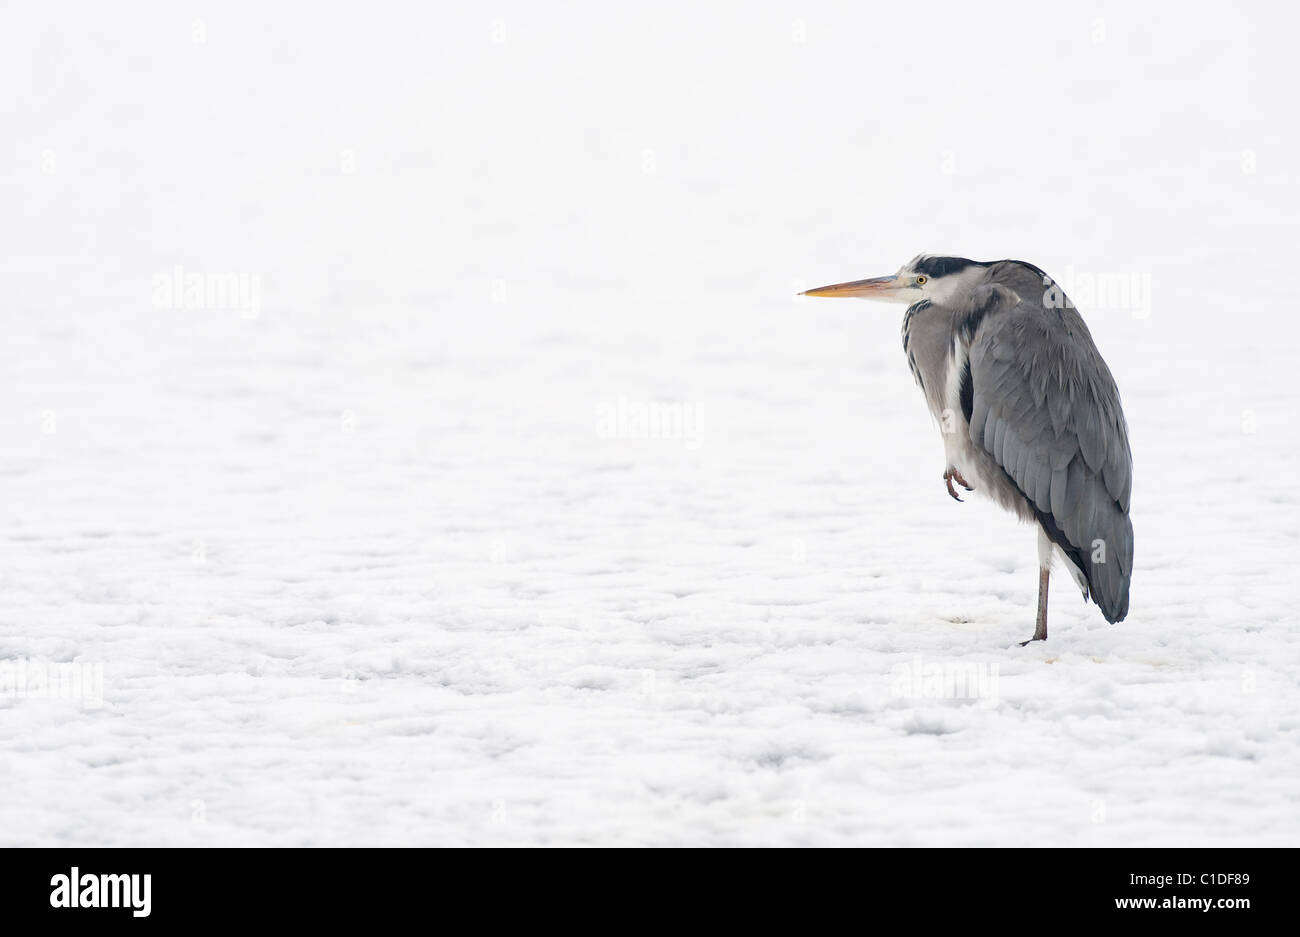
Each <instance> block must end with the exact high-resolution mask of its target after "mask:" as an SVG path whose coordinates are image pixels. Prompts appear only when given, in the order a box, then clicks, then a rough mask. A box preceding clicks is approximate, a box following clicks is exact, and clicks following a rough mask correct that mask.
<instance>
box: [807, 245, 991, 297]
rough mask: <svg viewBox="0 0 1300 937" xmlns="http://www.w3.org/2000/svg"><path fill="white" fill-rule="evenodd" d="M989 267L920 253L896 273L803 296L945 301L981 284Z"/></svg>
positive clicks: (821, 289) (827, 288)
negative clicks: (981, 279) (980, 281)
mask: <svg viewBox="0 0 1300 937" xmlns="http://www.w3.org/2000/svg"><path fill="white" fill-rule="evenodd" d="M987 266H988V264H983V263H980V262H979V261H976V260H967V259H966V258H965V257H938V256H935V255H932V254H920V255H918V256H917V257H914V258H913V259H912V260H910V261H908V262H907V263H905V264H904V265H903V266H902V268H901V269H900V270H899V271H898V272H897V273H895V274H893V275H892V276H887V277H873V278H872V279H870V280H852V281H850V282H848V283H836V284H833V285H832V286H819V287H817V289H815V290H805V291H804V292H803V293H801V294H800V295H801V296H831V297H836V296H843V297H850V298H854V299H879V300H884V301H885V302H888V303H906V304H907V305H909V306H910V305H912V304H913V303H919V302H920V301H921V300H923V299H928V300H929V301H930V302H932V303H935V304H943V303H944V302H946V301H947V300H948V299H950V298H951V297H952V296H954V295H955V294H959V293H962V292H965V291H967V290H969V289H971V287H973V286H974V285H975V284H976V283H978V282H979V280H980V278H981V277H983V276H984V271H985V268H986V267H987Z"/></svg>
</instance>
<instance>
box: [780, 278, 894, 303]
mask: <svg viewBox="0 0 1300 937" xmlns="http://www.w3.org/2000/svg"><path fill="white" fill-rule="evenodd" d="M908 288H909V287H908V286H907V285H904V284H902V283H900V282H899V278H898V277H896V276H892V277H873V278H872V279H870V280H854V281H852V282H851V283H836V284H834V285H832V286H819V287H817V289H815V290H804V291H803V292H802V293H800V294H799V295H800V296H831V297H837V296H843V297H849V298H854V299H883V300H886V301H895V302H896V301H898V300H903V299H906V298H907V297H906V296H905V295H904V294H905V293H906V291H907V290H908Z"/></svg>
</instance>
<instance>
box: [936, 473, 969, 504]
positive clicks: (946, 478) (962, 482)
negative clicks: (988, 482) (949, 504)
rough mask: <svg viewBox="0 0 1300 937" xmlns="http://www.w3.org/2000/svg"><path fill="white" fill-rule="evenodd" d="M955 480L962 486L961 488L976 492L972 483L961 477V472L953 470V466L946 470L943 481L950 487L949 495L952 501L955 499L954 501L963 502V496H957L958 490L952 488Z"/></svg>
mask: <svg viewBox="0 0 1300 937" xmlns="http://www.w3.org/2000/svg"><path fill="white" fill-rule="evenodd" d="M954 478H955V479H957V484H959V485H961V486H962V487H963V488H965V489H966V490H967V491H974V490H975V489H974V488H972V487H971V486H970V483H969V482H967V481H966V479H964V478H962V477H961V472H959V471H957V470H956V469H955V468H953V467H952V466H951V465H950V466H948V468H947V469H945V470H944V473H943V481H944V484H946V485H947V486H948V494H950V495H952V499H953V500H954V501H961V500H962V497H961V495H959V494H957V492H956V490H955V489H954V488H953V487H952V480H953V479H954Z"/></svg>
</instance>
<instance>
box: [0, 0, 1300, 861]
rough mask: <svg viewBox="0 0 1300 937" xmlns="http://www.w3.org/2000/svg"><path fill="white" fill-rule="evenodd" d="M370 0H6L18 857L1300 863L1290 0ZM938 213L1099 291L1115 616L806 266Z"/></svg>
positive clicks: (3, 576)
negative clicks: (714, 856) (1116, 581)
mask: <svg viewBox="0 0 1300 937" xmlns="http://www.w3.org/2000/svg"><path fill="white" fill-rule="evenodd" d="M133 9H136V8H133ZM195 9H197V8H195ZM365 16H366V18H365V20H364V21H363V20H362V19H361V18H360V17H359V16H358V15H357V14H356V12H355V11H350V12H348V13H347V14H346V15H345V14H342V13H333V12H331V11H329V10H326V9H322V8H320V7H317V6H312V7H310V8H308V7H303V8H301V9H282V10H274V9H269V8H267V7H265V5H260V4H223V5H221V6H220V7H213V8H211V9H209V10H205V11H203V12H194V11H193V10H191V8H189V7H183V8H177V7H175V6H174V5H169V4H157V5H155V6H154V7H152V8H150V9H149V10H148V11H147V12H143V11H142V12H134V13H132V14H131V15H130V17H129V18H127V17H126V16H124V15H123V14H120V13H118V12H117V11H112V10H108V9H105V8H104V7H102V6H100V5H94V4H83V5H81V7H80V9H79V10H77V11H76V12H75V14H74V13H72V12H69V11H67V10H66V8H65V11H64V12H63V14H62V15H58V14H55V13H53V12H51V11H50V10H47V9H39V10H38V9H36V8H28V9H25V10H22V11H17V10H16V11H13V12H12V14H11V17H10V19H11V20H13V23H12V24H11V26H10V27H9V28H8V29H6V30H5V32H4V37H3V39H0V43H3V49H2V50H0V51H2V52H3V54H0V78H2V79H3V82H4V84H5V86H6V87H9V88H10V89H11V95H10V98H11V101H12V102H13V106H12V108H11V110H10V112H9V113H8V115H7V117H6V120H5V121H4V124H3V129H0V140H2V141H3V146H0V177H2V179H3V189H4V192H5V204H6V209H7V215H8V217H9V219H10V223H9V224H7V225H5V226H4V228H3V230H0V270H2V271H3V282H4V293H5V303H4V307H3V309H4V338H5V340H4V342H3V343H0V373H3V375H4V388H5V394H4V403H3V405H0V420H3V425H2V426H0V430H2V432H3V438H4V440H5V447H4V450H3V455H2V457H0V478H2V479H3V489H2V490H3V492H4V497H3V499H2V500H0V527H2V529H3V532H4V534H3V537H0V550H2V551H3V555H2V556H0V595H2V596H3V599H4V601H3V612H2V613H0V789H3V790H4V791H5V795H6V796H5V797H4V798H0V830H2V831H3V833H0V842H3V843H4V844H5V845H28V846H30V845H96V846H98V845H149V844H159V845H327V844H328V845H356V844H394V845H395V844H407V845H415V844H428V845H432V844H446V845H459V844H474V845H562V844H563V845H567V844H619V845H623V844H626V845H643V844H657V845H684V844H699V845H706V844H707V845H721V844H735V845H760V844H762V845H850V844H860V845H989V844H995V845H1079V846H1102V845H1121V846H1135V845H1180V846H1181V845H1229V844H1230V845H1291V846H1294V845H1297V842H1298V840H1300V837H1298V836H1297V833H1298V832H1300V798H1297V796H1296V790H1297V788H1296V778H1297V777H1298V776H1300V686H1297V674H1300V631H1298V629H1297V624H1296V622H1297V614H1296V608H1297V598H1298V596H1297V587H1296V578H1295V574H1294V559H1295V557H1296V552H1297V531H1298V530H1300V523H1298V522H1300V518H1298V517H1297V495H1296V493H1295V492H1296V489H1295V486H1294V485H1293V484H1292V483H1291V482H1292V480H1293V473H1294V465H1295V454H1296V443H1295V414H1296V413H1297V410H1298V409H1300V385H1297V382H1296V381H1295V378H1294V353H1293V351H1292V350H1291V348H1290V347H1289V346H1290V344H1291V341H1292V332H1293V329H1292V327H1291V326H1292V320H1293V318H1294V311H1293V310H1294V302H1295V300H1294V295H1293V289H1292V284H1293V276H1292V274H1293V267H1294V263H1293V252H1294V250H1295V245H1296V243H1297V239H1296V235H1297V228H1296V218H1297V216H1298V215H1297V210H1298V209H1300V199H1298V198H1297V191H1298V190H1297V181H1298V180H1297V171H1296V168H1295V167H1296V166H1297V164H1298V157H1300V154H1298V153H1297V146H1298V144H1300V135H1298V134H1297V132H1296V129H1295V122H1294V120H1292V119H1291V115H1292V112H1293V110H1294V108H1293V101H1292V100H1291V97H1292V94H1291V89H1293V88H1294V86H1295V79H1296V75H1295V65H1294V55H1293V54H1292V51H1291V49H1290V43H1289V38H1288V37H1289V35H1290V34H1291V33H1292V32H1293V27H1294V26H1295V25H1296V24H1295V22H1294V20H1295V18H1296V14H1295V13H1288V12H1287V11H1285V10H1281V9H1275V10H1272V11H1271V12H1268V13H1267V14H1266V13H1265V12H1263V11H1255V12H1252V11H1248V10H1244V9H1226V8H1223V7H1218V6H1216V7H1212V8H1211V7H1209V6H1206V7H1204V8H1199V9H1198V8H1196V7H1195V6H1192V7H1184V8H1180V12H1179V15H1178V16H1176V17H1165V16H1162V15H1161V14H1159V13H1158V12H1156V11H1147V12H1141V11H1137V10H1134V9H1131V8H1129V7H1121V6H1119V5H1113V4H1109V3H1095V4H1079V5H1075V6H1072V7H1069V8H1067V9H1065V10H1063V11H1060V12H1055V13H1052V14H1050V16H1049V14H1048V13H1046V12H1044V11H1043V9H1042V8H1041V7H1040V6H1038V5H1033V4H1018V5H1007V6H999V7H996V8H988V7H984V6H971V5H969V4H966V5H945V4H938V5H933V4H932V5H930V6H927V7H926V8H925V10H924V11H921V10H919V9H917V8H915V7H909V6H907V5H894V6H890V7H886V8H881V9H871V10H867V9H865V8H863V7H861V6H860V5H856V4H848V3H843V4H827V3H812V2H804V3H801V4H797V5H795V6H790V5H787V4H780V3H768V4H756V3H746V4H739V3H737V4H718V5H708V6H705V7H701V6H699V5H695V4H686V3H670V4H659V5H655V7H654V8H653V9H651V8H645V9H636V10H631V9H626V8H623V9H618V10H614V9H611V8H607V7H606V6H605V5H601V4H595V3H577V4H563V5H560V4H547V5H537V4H523V3H497V4H494V5H493V6H492V7H490V8H478V9H473V10H468V9H451V8H439V9H436V10H434V9H432V8H428V9H420V8H416V7H399V6H397V5H392V6H390V5H387V4H372V5H370V6H368V7H367V9H366V14H365ZM1288 18H1290V19H1291V20H1292V21H1293V22H1290V23H1288V22H1287V20H1288ZM922 251H928V252H941V253H955V254H962V255H966V256H972V257H975V258H980V259H993V258H998V257H1018V258H1022V259H1025V260H1028V261H1031V262H1033V263H1035V264H1037V265H1039V266H1041V267H1043V268H1044V269H1045V270H1047V271H1048V272H1049V273H1052V274H1054V275H1055V276H1057V277H1058V278H1059V279H1060V280H1061V281H1062V282H1063V283H1065V284H1066V285H1067V288H1068V290H1069V292H1070V294H1071V296H1072V298H1074V299H1075V301H1076V302H1077V303H1078V304H1079V305H1080V307H1081V309H1082V311H1083V313H1084V315H1085V317H1086V318H1087V319H1088V321H1089V324H1090V327H1091V328H1092V330H1093V333H1094V336H1095V338H1096V340H1097V343H1098V345H1099V347H1100V348H1101V350H1102V351H1103V353H1104V354H1105V356H1106V358H1107V360H1108V362H1109V363H1110V365H1111V367H1112V370H1113V371H1114V373H1115V375H1116V377H1117V380H1118V382H1119V384H1120V387H1121V390H1122V392H1123V395H1124V403H1125V408H1126V412H1127V415H1128V418H1129V422H1130V425H1131V435H1132V440H1133V447H1134V459H1135V476H1136V481H1135V487H1134V494H1133V519H1134V526H1135V530H1136V542H1137V551H1136V552H1137V555H1136V572H1135V574H1134V579H1133V591H1132V610H1131V613H1130V615H1129V617H1128V619H1127V620H1126V621H1125V622H1123V623H1121V624H1119V625H1115V626H1111V625H1107V624H1106V622H1105V621H1104V620H1103V619H1102V618H1101V615H1100V613H1099V612H1098V611H1097V609H1096V608H1095V606H1091V605H1084V604H1083V603H1082V602H1081V601H1080V600H1079V596H1078V593H1077V590H1075V589H1074V587H1073V586H1072V584H1070V583H1069V582H1068V579H1067V578H1066V577H1065V576H1064V575H1058V576H1057V577H1056V581H1055V582H1054V588H1053V592H1052V600H1051V619H1050V624H1051V638H1050V640H1049V641H1048V642H1047V643H1045V644H1037V645H1033V646H1030V647H1026V648H1020V647H1017V646H1016V642H1017V641H1019V640H1023V639H1024V638H1026V637H1028V636H1029V634H1030V633H1031V631H1032V630H1033V615H1034V603H1035V596H1036V590H1037V575H1036V551H1035V538H1034V534H1033V532H1032V530H1030V529H1029V528H1027V527H1023V526H1019V525H1017V524H1016V522H1015V521H1014V519H1012V518H1011V517H1009V516H1007V515H1004V514H1002V513H1001V512H1000V511H998V510H997V509H996V508H995V507H994V506H992V505H991V504H988V503H982V502H980V501H978V500H970V501H968V502H967V503H964V504H955V503H954V502H953V501H952V500H951V499H950V498H949V497H948V495H947V493H946V491H945V490H944V487H943V481H942V479H941V473H942V471H943V468H944V464H943V450H942V443H941V441H940V436H939V434H938V432H937V430H936V428H935V426H934V425H933V424H932V423H931V422H930V420H929V418H928V415H927V412H926V409H925V405H924V401H923V399H922V397H921V395H920V393H919V392H918V391H917V389H916V387H915V386H914V384H913V382H912V378H911V376H910V374H909V373H908V369H907V365H906V360H905V358H904V356H903V353H902V350H901V348H900V344H899V337H898V329H899V324H900V321H901V312H902V310H901V309H899V308H898V307H894V306H888V305H872V304H866V303H858V302H847V301H830V300H809V299H796V298H795V297H794V295H793V294H794V293H795V292H796V291H798V290H800V289H804V288H808V287H812V286H816V285H820V284H822V283H831V282H836V281H840V280H846V279H853V278H858V277H864V276H873V275H880V274H884V273H889V272H892V271H894V270H895V269H897V267H898V266H899V265H900V264H902V263H903V262H905V261H906V260H907V259H908V258H910V257H912V256H913V255H915V254H917V253H919V252H922ZM178 267H179V268H180V271H179V274H178V272H177V268H178ZM227 275H229V277H230V278H229V279H227ZM177 276H179V279H177V280H175V282H179V283H181V284H185V283H186V282H193V283H196V284H197V286H198V288H199V292H198V293H192V294H191V295H190V297H189V299H190V301H189V302H187V301H186V295H185V291H184V289H183V290H182V293H181V295H180V296H179V297H177V296H175V295H172V296H168V295H167V293H168V291H169V289H170V287H169V286H168V283H169V282H172V281H173V278H174V277H177ZM186 277H194V278H197V279H195V280H192V281H187V280H186V279H185V278H186ZM228 287H229V288H232V289H233V292H223V291H224V290H227V288H228ZM1121 287H1122V288H1123V290H1121ZM209 290H210V291H211V292H212V295H211V296H209V295H207V291H209ZM172 292H173V293H174V292H175V291H172ZM652 421H653V422H652ZM60 668H61V669H60ZM64 671H69V672H75V673H76V674H77V675H78V676H79V677H80V678H83V683H82V684H81V686H80V689H79V690H78V691H77V692H76V693H75V694H74V696H75V698H72V699H66V698H51V697H52V696H56V695H57V694H50V693H47V692H44V691H43V690H42V689H41V684H40V682H39V680H38V679H37V677H38V676H39V675H41V674H46V675H48V674H54V673H61V672H64ZM20 674H22V675H24V676H22V677H21V680H20ZM23 681H26V682H23Z"/></svg>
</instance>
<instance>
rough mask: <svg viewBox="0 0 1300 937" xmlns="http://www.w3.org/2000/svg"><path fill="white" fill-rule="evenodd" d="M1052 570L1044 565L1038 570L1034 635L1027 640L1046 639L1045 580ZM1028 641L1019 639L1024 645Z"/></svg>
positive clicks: (1021, 644)
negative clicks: (1036, 613) (1036, 620)
mask: <svg viewBox="0 0 1300 937" xmlns="http://www.w3.org/2000/svg"><path fill="white" fill-rule="evenodd" d="M1051 574H1052V571H1051V570H1050V569H1048V568H1047V567H1046V566H1044V567H1043V568H1042V569H1040V570H1039V571H1038V623H1037V624H1036V625H1034V636H1033V637H1032V638H1030V639H1029V641H1046V640H1047V580H1048V578H1049V577H1050V576H1051ZM1029 641H1021V642H1020V646H1021V647H1024V646H1025V645H1026V644H1028V643H1029Z"/></svg>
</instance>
